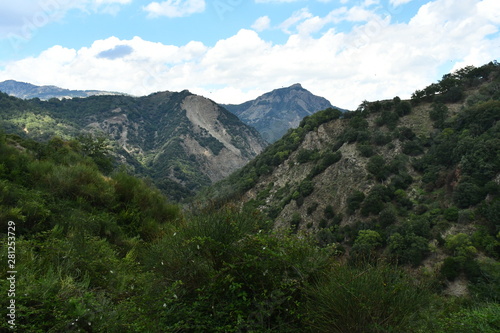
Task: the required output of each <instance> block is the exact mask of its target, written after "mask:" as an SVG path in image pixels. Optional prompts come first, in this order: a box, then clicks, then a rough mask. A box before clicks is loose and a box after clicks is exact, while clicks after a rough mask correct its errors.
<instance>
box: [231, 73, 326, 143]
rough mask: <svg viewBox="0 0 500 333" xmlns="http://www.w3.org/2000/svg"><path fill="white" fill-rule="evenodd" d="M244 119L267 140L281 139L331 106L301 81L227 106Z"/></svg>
mask: <svg viewBox="0 0 500 333" xmlns="http://www.w3.org/2000/svg"><path fill="white" fill-rule="evenodd" d="M224 107H226V108H227V109H228V110H229V111H231V112H233V113H234V114H236V115H237V116H238V117H239V118H240V119H241V120H242V121H243V122H245V123H246V124H248V125H251V126H253V127H255V128H256V129H257V130H258V131H259V132H260V133H261V135H262V137H263V138H264V139H265V140H267V141H268V142H270V143H272V142H275V141H276V140H278V139H279V138H281V137H282V136H283V135H284V134H285V133H286V132H287V131H288V129H290V128H294V127H297V126H298V125H299V123H300V121H301V120H302V119H303V118H304V117H306V116H309V115H311V114H313V113H315V112H316V111H320V110H324V109H327V108H331V107H332V105H331V104H330V102H329V101H328V100H326V99H325V98H323V97H319V96H315V95H313V94H312V93H311V92H309V91H308V90H306V89H304V88H302V86H301V85H300V84H298V83H296V84H294V85H292V86H290V87H287V88H281V89H276V90H273V91H271V92H269V93H266V94H264V95H262V96H260V97H258V98H257V99H255V100H253V101H248V102H245V103H243V104H239V105H224Z"/></svg>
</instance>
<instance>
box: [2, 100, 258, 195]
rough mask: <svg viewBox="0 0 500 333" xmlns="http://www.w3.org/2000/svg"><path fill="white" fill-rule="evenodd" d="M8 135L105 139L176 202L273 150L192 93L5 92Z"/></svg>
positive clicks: (119, 156)
mask: <svg viewBox="0 0 500 333" xmlns="http://www.w3.org/2000/svg"><path fill="white" fill-rule="evenodd" d="M0 128H3V129H4V130H5V132H6V133H13V134H18V135H21V136H23V137H28V138H32V139H35V140H38V141H47V140H49V139H50V138H52V137H54V136H58V137H60V138H62V139H66V140H67V139H71V138H76V137H81V136H82V135H85V136H89V135H90V136H93V137H95V138H99V139H101V140H102V141H103V143H105V144H107V145H108V146H109V148H110V150H111V151H112V153H113V155H114V156H115V159H116V164H122V165H126V166H127V168H128V169H129V170H130V171H131V172H134V173H135V174H136V175H139V176H142V177H150V178H151V179H153V181H154V182H155V184H156V185H157V186H158V187H159V188H160V189H161V190H162V191H163V192H164V193H166V194H167V195H169V197H171V198H172V199H175V200H180V199H183V198H186V197H189V196H191V195H192V194H193V193H194V192H195V191H197V190H198V189H199V188H200V187H202V186H207V185H210V184H211V183H212V182H214V181H217V180H220V179H222V178H224V177H225V176H227V175H229V174H230V173H232V172H233V171H235V170H236V169H238V168H239V167H242V166H243V165H244V164H246V163H247V162H248V161H249V160H250V159H251V158H253V157H255V156H256V155H257V154H258V153H259V152H260V151H262V149H263V147H264V146H265V145H266V143H265V142H264V140H263V139H262V138H261V137H260V135H259V134H258V132H257V131H256V130H255V129H253V128H251V127H249V126H247V125H245V124H243V123H242V122H241V121H239V119H238V118H237V117H236V116H234V115H233V114H231V113H230V112H228V111H227V110H225V109H223V108H221V107H220V106H218V105H217V104H215V103H214V102H212V101H210V100H208V99H206V98H204V97H201V96H197V95H193V94H191V93H190V92H189V91H187V90H185V91H182V92H160V93H155V94H152V95H149V96H144V97H140V98H137V97H130V96H91V97H87V98H73V99H63V100H59V99H56V98H53V99H50V100H49V101H41V100H39V99H32V100H28V101H26V100H21V99H18V98H15V97H11V96H8V95H6V94H3V93H0Z"/></svg>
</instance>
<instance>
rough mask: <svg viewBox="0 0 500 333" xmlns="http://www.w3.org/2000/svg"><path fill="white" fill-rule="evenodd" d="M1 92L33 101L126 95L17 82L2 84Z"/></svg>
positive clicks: (0, 83)
mask: <svg viewBox="0 0 500 333" xmlns="http://www.w3.org/2000/svg"><path fill="white" fill-rule="evenodd" d="M0 91H3V92H4V93H6V94H9V95H11V96H15V97H19V98H23V99H31V98H40V99H42V100H48V99H51V98H59V99H62V98H73V97H89V96H96V95H97V96H100V95H124V94H122V93H118V92H110V91H101V90H70V89H64V88H59V87H56V86H37V85H34V84H31V83H26V82H19V81H15V80H6V81H3V82H0Z"/></svg>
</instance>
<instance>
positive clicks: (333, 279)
mask: <svg viewBox="0 0 500 333" xmlns="http://www.w3.org/2000/svg"><path fill="white" fill-rule="evenodd" d="M306 292H307V295H308V300H307V306H306V309H307V314H308V319H309V321H310V323H309V325H308V326H310V327H311V328H312V329H314V330H315V331H318V332H339V333H340V332H350V333H370V332H405V331H407V328H408V326H409V324H411V322H412V321H413V320H414V319H415V318H417V316H418V313H419V312H420V311H422V310H423V309H425V307H426V306H427V302H428V299H429V298H428V294H427V292H426V291H425V290H424V289H423V288H422V286H421V285H419V284H417V283H416V282H415V281H414V280H412V279H411V278H410V277H409V276H407V275H406V274H405V273H404V272H402V271H400V270H398V269H395V268H392V267H389V266H386V265H384V264H381V265H377V266H371V265H367V266H364V267H358V268H355V267H350V266H348V265H335V266H334V267H333V268H332V269H331V271H330V272H328V273H327V274H326V275H325V276H324V277H322V278H321V279H319V280H318V281H317V282H316V283H315V284H314V285H313V286H311V287H310V288H308V289H307V290H306Z"/></svg>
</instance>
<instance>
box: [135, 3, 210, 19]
mask: <svg viewBox="0 0 500 333" xmlns="http://www.w3.org/2000/svg"><path fill="white" fill-rule="evenodd" d="M144 10H145V11H146V12H148V16H149V17H159V16H166V17H185V16H189V15H192V14H196V13H202V12H204V11H205V0H167V1H162V2H151V3H150V4H149V5H147V6H145V7H144Z"/></svg>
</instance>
